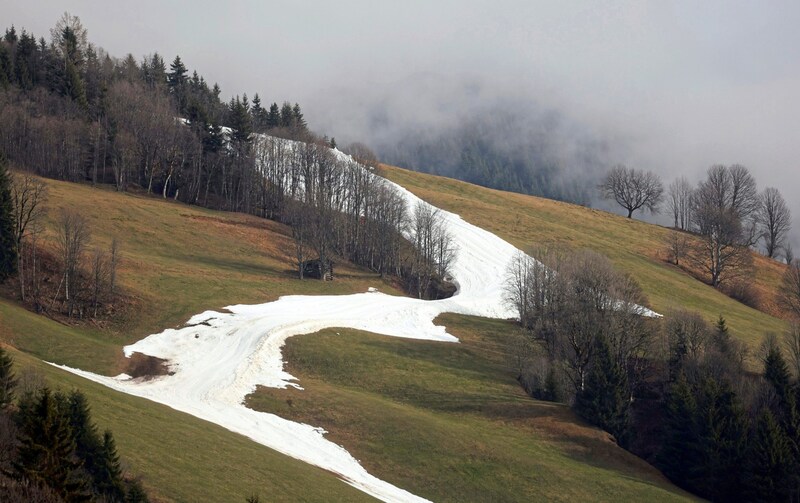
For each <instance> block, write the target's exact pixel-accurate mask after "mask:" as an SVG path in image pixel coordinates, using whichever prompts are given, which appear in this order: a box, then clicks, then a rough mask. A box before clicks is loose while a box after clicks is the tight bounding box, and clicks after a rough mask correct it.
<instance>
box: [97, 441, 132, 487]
mask: <svg viewBox="0 0 800 503" xmlns="http://www.w3.org/2000/svg"><path fill="white" fill-rule="evenodd" d="M97 466H98V474H97V476H96V477H95V487H96V490H97V492H98V493H100V494H103V495H105V496H106V498H107V499H109V500H110V501H122V500H123V499H124V498H125V485H124V483H123V479H122V466H121V465H120V461H119V454H118V453H117V444H116V442H115V441H114V436H113V435H112V434H111V432H110V431H108V430H106V431H105V432H104V433H103V444H102V446H101V449H100V453H99V456H98V461H97Z"/></svg>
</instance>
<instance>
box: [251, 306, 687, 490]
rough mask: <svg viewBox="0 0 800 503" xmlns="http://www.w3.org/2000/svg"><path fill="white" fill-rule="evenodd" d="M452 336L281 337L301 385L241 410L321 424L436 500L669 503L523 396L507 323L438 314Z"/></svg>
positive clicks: (651, 480) (266, 394)
mask: <svg viewBox="0 0 800 503" xmlns="http://www.w3.org/2000/svg"><path fill="white" fill-rule="evenodd" d="M438 323H441V324H444V325H445V326H447V327H448V331H449V332H450V333H453V334H454V335H456V336H458V337H459V338H460V340H461V343H460V344H451V343H440V342H430V341H417V340H405V339H399V338H391V337H383V336H377V335H373V334H369V333H364V332H359V331H354V330H342V329H330V330H324V331H322V332H319V333H317V334H314V335H304V336H300V337H294V338H291V339H289V340H288V341H287V343H286V346H285V350H284V353H285V357H286V360H287V367H288V370H289V372H291V373H292V374H293V375H294V376H296V377H298V378H299V380H300V385H301V386H303V387H304V390H302V391H299V390H294V389H287V390H276V389H267V388H259V389H258V391H257V392H256V393H254V394H253V395H251V396H250V397H249V398H248V404H249V406H251V407H253V408H255V409H257V410H265V411H271V412H273V413H277V414H278V415H281V416H284V417H287V418H290V419H294V420H298V421H303V422H307V423H309V424H313V425H319V426H322V427H324V428H325V429H326V430H328V431H329V432H330V433H329V435H328V436H329V438H330V439H331V440H332V441H334V442H337V443H341V444H342V445H344V447H345V448H347V449H348V451H350V452H351V453H352V454H353V455H354V456H355V457H356V458H357V459H360V460H361V462H362V464H364V465H365V467H366V468H367V469H368V470H370V472H371V473H373V474H375V475H376V476H378V477H380V478H383V479H385V480H387V481H389V482H391V483H393V484H395V485H398V486H399V487H402V488H404V489H407V490H409V491H411V492H413V493H415V494H417V495H420V496H423V497H425V498H428V499H432V500H434V501H588V500H592V501H620V500H626V501H668V500H679V499H685V498H687V495H686V494H685V493H683V492H681V491H680V490H678V489H676V488H675V487H674V486H671V485H670V484H669V482H667V481H666V480H665V479H664V478H663V477H662V476H661V475H660V474H659V473H658V472H657V471H656V470H655V469H653V468H652V467H651V466H649V465H647V464H646V463H645V462H643V461H642V460H640V459H638V458H636V457H635V456H633V455H631V454H629V453H627V452H625V451H623V450H622V449H620V448H618V447H617V446H616V445H615V444H614V443H613V442H612V441H611V440H610V439H609V438H608V435H607V434H605V433H603V432H601V431H599V430H597V429H594V428H591V427H588V426H586V425H584V424H582V423H581V421H579V420H578V419H576V417H575V416H574V415H573V414H572V412H571V411H570V410H569V408H568V407H566V406H563V405H558V404H552V403H546V402H539V401H536V400H531V399H530V398H528V397H527V396H526V395H525V393H524V392H523V391H522V389H521V388H520V387H519V386H518V385H517V383H516V381H515V380H514V374H513V373H512V372H511V371H510V370H509V365H508V361H509V360H508V358H507V353H506V350H505V348H506V345H507V338H508V337H509V336H510V335H511V334H513V332H514V331H515V330H517V328H516V327H515V326H514V325H513V324H512V323H510V322H505V321H497V320H486V319H481V318H471V317H464V316H456V315H445V316H443V317H441V318H440V319H439V320H438Z"/></svg>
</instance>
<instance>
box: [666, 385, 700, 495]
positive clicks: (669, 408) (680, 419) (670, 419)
mask: <svg viewBox="0 0 800 503" xmlns="http://www.w3.org/2000/svg"><path fill="white" fill-rule="evenodd" d="M696 416H697V404H696V402H695V399H694V394H693V391H692V387H691V386H690V385H689V382H688V381H687V380H686V375H685V374H684V373H683V372H681V373H680V374H679V375H678V377H677V379H676V380H675V381H674V382H673V383H672V384H671V385H670V387H669V391H668V392H667V397H666V404H665V413H664V433H663V444H662V445H661V450H660V452H659V453H658V457H657V463H658V466H659V468H661V470H662V471H663V472H664V475H666V476H667V477H668V478H669V479H670V480H671V481H673V482H674V483H675V484H677V485H679V486H681V487H687V484H688V481H689V479H690V476H691V474H692V473H693V471H694V465H695V464H696V463H697V460H698V459H699V453H698V452H697V434H696V428H695V418H696Z"/></svg>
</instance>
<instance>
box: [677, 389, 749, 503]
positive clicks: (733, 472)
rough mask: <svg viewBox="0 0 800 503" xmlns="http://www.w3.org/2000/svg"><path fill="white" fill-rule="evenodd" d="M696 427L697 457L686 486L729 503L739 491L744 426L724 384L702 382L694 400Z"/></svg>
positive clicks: (734, 401) (730, 394)
mask: <svg viewBox="0 0 800 503" xmlns="http://www.w3.org/2000/svg"><path fill="white" fill-rule="evenodd" d="M696 426H697V449H698V452H699V456H698V463H697V465H696V466H695V467H694V468H695V470H694V473H692V474H691V476H690V486H691V487H693V488H694V490H695V491H696V492H697V493H698V494H700V495H701V496H703V497H705V498H708V499H711V500H719V501H731V500H732V499H735V497H736V494H737V493H738V491H739V490H740V485H739V483H740V482H741V477H740V475H741V471H742V466H743V461H744V449H745V447H746V443H745V439H746V433H747V423H746V420H745V416H744V413H743V411H742V409H741V406H740V404H739V402H738V400H737V398H736V394H735V393H734V392H733V390H731V388H730V385H729V384H728V383H727V382H723V383H718V382H717V381H716V380H715V379H714V378H713V377H707V378H706V379H704V381H703V382H702V384H701V386H700V389H699V393H698V398H697V421H696Z"/></svg>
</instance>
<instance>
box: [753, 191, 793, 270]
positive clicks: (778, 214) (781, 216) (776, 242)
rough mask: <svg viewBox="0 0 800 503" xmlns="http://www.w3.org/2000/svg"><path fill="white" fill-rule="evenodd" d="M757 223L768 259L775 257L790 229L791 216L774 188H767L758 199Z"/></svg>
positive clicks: (784, 202) (781, 197) (787, 207)
mask: <svg viewBox="0 0 800 503" xmlns="http://www.w3.org/2000/svg"><path fill="white" fill-rule="evenodd" d="M758 221H759V224H760V227H761V236H762V237H763V238H764V246H765V247H766V249H767V256H768V257H769V258H773V257H775V255H776V254H777V253H778V250H780V249H781V247H782V246H783V245H784V242H785V240H786V235H787V234H788V233H789V230H790V229H791V227H792V215H791V212H790V211H789V206H787V204H786V201H784V199H783V196H782V195H781V193H780V192H779V191H778V189H776V188H774V187H767V188H766V189H764V192H763V193H762V194H761V197H760V198H759V207H758Z"/></svg>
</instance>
